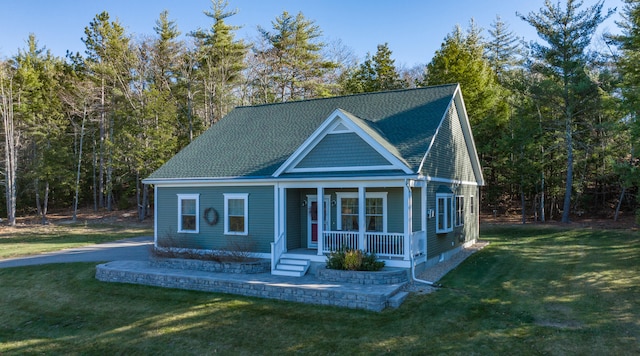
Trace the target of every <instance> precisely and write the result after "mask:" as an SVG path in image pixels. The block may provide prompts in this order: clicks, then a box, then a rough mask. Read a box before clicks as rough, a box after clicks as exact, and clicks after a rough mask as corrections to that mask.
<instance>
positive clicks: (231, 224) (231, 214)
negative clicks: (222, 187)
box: [224, 193, 249, 235]
mask: <svg viewBox="0 0 640 356" xmlns="http://www.w3.org/2000/svg"><path fill="white" fill-rule="evenodd" d="M224 234H225V235H247V234H249V194H245V193H231V194H224Z"/></svg>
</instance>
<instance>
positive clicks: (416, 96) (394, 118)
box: [148, 84, 457, 180]
mask: <svg viewBox="0 0 640 356" xmlns="http://www.w3.org/2000/svg"><path fill="white" fill-rule="evenodd" d="M456 88H457V85H456V84H450V85H441V86H433V87H427V88H416V89H407V90H396V91H388V92H377V93H366V94H358V95H349V96H340V97H333V98H326V99H313V100H303V101H293V102H286V103H278V104H266V105H257V106H244V107H238V108H235V109H234V110H232V111H231V112H230V113H229V114H228V115H227V116H225V117H224V118H223V119H222V120H220V121H219V122H218V123H216V124H215V125H213V126H212V127H211V128H210V129H209V130H207V131H206V132H204V133H203V134H202V135H200V136H199V137H198V138H197V139H195V140H194V141H193V142H192V143H191V144H189V145H188V146H187V147H185V148H184V149H183V150H182V151H180V152H179V153H178V154H176V155H175V156H174V157H173V158H171V159H170V160H169V161H167V162H166V163H165V164H164V165H163V166H162V167H160V168H159V169H158V170H156V171H155V172H153V173H152V174H151V176H149V178H148V179H149V180H156V179H160V180H162V179H180V178H232V177H245V178H259V177H266V176H271V175H272V174H273V173H274V172H275V171H276V170H277V169H278V168H279V167H280V166H281V165H282V164H283V163H284V162H285V161H286V160H287V158H289V156H290V155H291V154H292V153H293V152H294V151H295V150H296V149H298V147H299V146H300V145H301V144H302V143H303V142H304V141H305V140H306V139H307V138H308V137H309V136H310V135H311V134H313V132H314V131H315V130H316V129H317V128H318V127H319V126H320V125H321V124H322V123H323V122H324V121H325V120H326V119H327V118H328V116H329V115H330V114H331V113H332V112H333V111H335V110H336V109H342V110H344V111H347V112H348V113H350V114H352V115H354V116H356V117H357V118H359V119H361V120H363V121H364V122H365V123H366V124H368V125H369V127H370V129H371V130H375V131H376V132H377V133H378V134H379V135H380V137H382V138H384V139H385V140H386V141H387V143H385V145H387V146H388V144H391V145H392V146H393V147H394V148H395V150H396V152H398V153H400V155H401V156H402V157H401V158H402V159H404V161H405V162H407V163H408V164H409V166H410V168H411V169H412V170H413V171H414V172H415V171H417V170H418V168H419V165H420V162H421V160H422V157H423V156H424V154H425V153H426V151H427V149H428V146H429V143H430V141H431V138H432V137H433V135H434V134H435V132H436V130H437V128H438V125H439V124H440V121H441V120H442V118H443V116H444V114H445V112H446V109H447V107H448V105H449V103H450V102H451V100H452V98H453V95H454V94H455V90H456Z"/></svg>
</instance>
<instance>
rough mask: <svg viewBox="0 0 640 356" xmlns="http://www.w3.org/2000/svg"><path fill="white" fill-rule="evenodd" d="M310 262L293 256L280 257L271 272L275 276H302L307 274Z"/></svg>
mask: <svg viewBox="0 0 640 356" xmlns="http://www.w3.org/2000/svg"><path fill="white" fill-rule="evenodd" d="M310 265H311V262H309V261H308V260H302V259H295V258H281V259H280V262H279V263H278V264H277V265H276V268H275V269H274V270H273V271H271V274H273V275H276V276H290V277H302V276H304V275H305V274H307V271H308V270H309V266H310Z"/></svg>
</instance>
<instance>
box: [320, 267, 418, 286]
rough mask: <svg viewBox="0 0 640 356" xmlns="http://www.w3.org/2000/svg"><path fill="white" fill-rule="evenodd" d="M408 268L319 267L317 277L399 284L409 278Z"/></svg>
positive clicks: (356, 282)
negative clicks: (343, 269) (360, 268)
mask: <svg viewBox="0 0 640 356" xmlns="http://www.w3.org/2000/svg"><path fill="white" fill-rule="evenodd" d="M407 273H408V272H407V270H406V269H397V270H382V271H376V272H371V271H342V270H336V269H327V268H324V269H322V268H319V269H318V270H317V272H316V277H317V278H318V279H321V280H323V281H328V282H336V283H353V284H373V285H380V284H398V283H404V282H407V281H408V280H409V276H408V274H407Z"/></svg>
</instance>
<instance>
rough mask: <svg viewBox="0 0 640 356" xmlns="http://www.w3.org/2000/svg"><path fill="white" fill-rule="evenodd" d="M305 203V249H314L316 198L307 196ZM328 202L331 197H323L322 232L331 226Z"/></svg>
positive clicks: (316, 238) (315, 245)
mask: <svg viewBox="0 0 640 356" xmlns="http://www.w3.org/2000/svg"><path fill="white" fill-rule="evenodd" d="M307 202H308V205H307V208H308V216H307V221H308V223H307V247H308V248H316V247H318V196H317V195H307ZM330 202H331V197H330V196H328V195H325V197H324V204H323V208H324V211H323V216H324V231H327V230H329V227H330V226H331V213H330V211H329V209H328V207H329V206H330V205H329V204H330Z"/></svg>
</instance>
